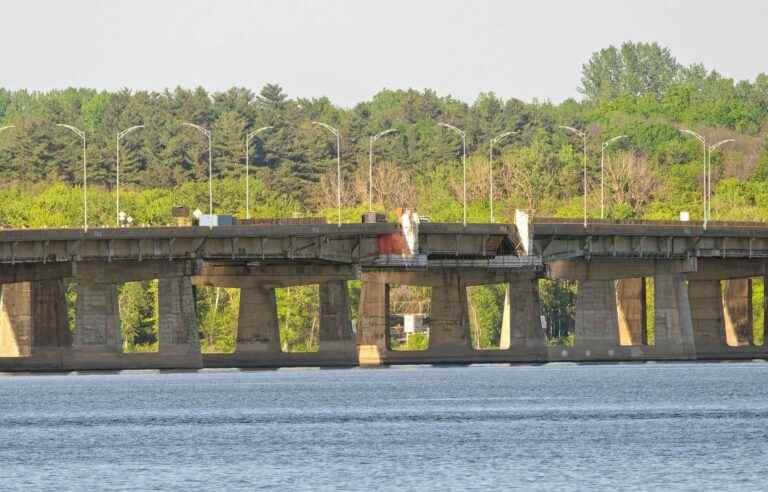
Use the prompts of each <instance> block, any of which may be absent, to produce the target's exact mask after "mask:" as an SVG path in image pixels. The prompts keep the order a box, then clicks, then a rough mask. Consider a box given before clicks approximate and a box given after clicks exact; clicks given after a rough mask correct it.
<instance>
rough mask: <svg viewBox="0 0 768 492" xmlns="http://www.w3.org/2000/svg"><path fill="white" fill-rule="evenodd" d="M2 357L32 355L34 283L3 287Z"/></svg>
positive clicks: (0, 314)
mask: <svg viewBox="0 0 768 492" xmlns="http://www.w3.org/2000/svg"><path fill="white" fill-rule="evenodd" d="M0 302H2V309H0V356H2V357H26V356H29V355H31V353H32V283H31V282H19V283H15V284H5V285H3V286H2V299H1V301H0Z"/></svg>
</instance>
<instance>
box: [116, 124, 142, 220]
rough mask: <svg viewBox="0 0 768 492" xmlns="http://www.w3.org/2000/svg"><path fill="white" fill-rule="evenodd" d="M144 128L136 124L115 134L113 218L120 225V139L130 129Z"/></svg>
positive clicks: (129, 131)
mask: <svg viewBox="0 0 768 492" xmlns="http://www.w3.org/2000/svg"><path fill="white" fill-rule="evenodd" d="M139 128H144V125H136V126H132V127H130V128H126V129H125V130H123V131H121V132H117V135H116V136H115V220H116V221H117V227H120V140H122V139H123V137H125V136H126V135H128V134H129V133H131V132H132V131H135V130H138V129H139Z"/></svg>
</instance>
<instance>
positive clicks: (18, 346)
mask: <svg viewBox="0 0 768 492" xmlns="http://www.w3.org/2000/svg"><path fill="white" fill-rule="evenodd" d="M64 292H65V289H64V282H63V281H62V280H44V281H38V282H19V283H14V284H5V285H3V286H2V296H1V297H0V304H1V307H0V357H28V356H35V355H51V352H56V353H59V352H60V351H61V349H62V348H67V347H69V346H71V345H72V334H71V333H70V331H69V327H68V319H67V306H66V300H65V297H64ZM57 360H58V358H57Z"/></svg>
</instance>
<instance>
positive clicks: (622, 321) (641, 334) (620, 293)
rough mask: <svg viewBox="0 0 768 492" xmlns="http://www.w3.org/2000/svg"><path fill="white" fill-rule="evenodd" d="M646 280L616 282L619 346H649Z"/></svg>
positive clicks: (633, 279)
mask: <svg viewBox="0 0 768 492" xmlns="http://www.w3.org/2000/svg"><path fill="white" fill-rule="evenodd" d="M645 295H646V292H645V279H644V278H642V277H640V278H627V279H621V280H617V281H616V304H617V307H618V316H619V318H618V324H619V345H622V346H632V345H647V344H648V333H647V330H646V314H645V311H646V303H645Z"/></svg>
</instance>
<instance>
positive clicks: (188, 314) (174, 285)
mask: <svg viewBox="0 0 768 492" xmlns="http://www.w3.org/2000/svg"><path fill="white" fill-rule="evenodd" d="M158 301H159V307H160V313H159V314H160V334H159V336H160V350H159V352H160V354H161V355H163V356H164V358H167V357H173V358H174V361H173V364H174V365H175V366H176V367H202V364H203V360H202V357H201V355H200V337H199V335H198V330H197V314H196V312H195V295H194V291H193V289H192V282H191V280H190V278H189V277H174V278H163V279H159V280H158ZM169 362H170V361H169Z"/></svg>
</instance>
